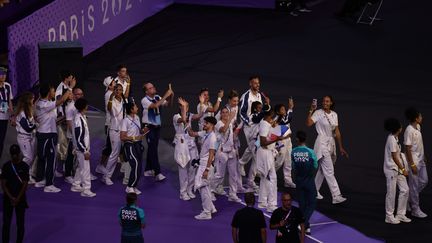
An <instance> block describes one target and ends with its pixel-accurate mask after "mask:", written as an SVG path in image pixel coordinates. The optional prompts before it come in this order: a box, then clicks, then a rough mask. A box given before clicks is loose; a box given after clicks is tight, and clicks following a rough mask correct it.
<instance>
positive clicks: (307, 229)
mask: <svg viewBox="0 0 432 243" xmlns="http://www.w3.org/2000/svg"><path fill="white" fill-rule="evenodd" d="M305 234H307V235H310V234H311V228H310V227H308V228H306V229H305Z"/></svg>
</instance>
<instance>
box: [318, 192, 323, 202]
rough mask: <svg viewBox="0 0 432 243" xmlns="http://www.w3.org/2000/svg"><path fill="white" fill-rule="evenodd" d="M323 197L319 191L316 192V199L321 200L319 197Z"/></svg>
mask: <svg viewBox="0 0 432 243" xmlns="http://www.w3.org/2000/svg"><path fill="white" fill-rule="evenodd" d="M323 198H324V197H323V196H322V195H321V193H319V192H317V196H316V199H318V200H321V199H323Z"/></svg>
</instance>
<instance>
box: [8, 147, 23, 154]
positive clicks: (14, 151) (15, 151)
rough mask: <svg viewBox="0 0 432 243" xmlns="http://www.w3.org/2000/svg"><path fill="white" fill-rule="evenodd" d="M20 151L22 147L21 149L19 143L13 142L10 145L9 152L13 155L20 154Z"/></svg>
mask: <svg viewBox="0 0 432 243" xmlns="http://www.w3.org/2000/svg"><path fill="white" fill-rule="evenodd" d="M20 153H21V149H20V147H19V146H18V145H17V144H12V145H11V146H10V147H9V154H10V155H11V156H14V155H19V154H20Z"/></svg>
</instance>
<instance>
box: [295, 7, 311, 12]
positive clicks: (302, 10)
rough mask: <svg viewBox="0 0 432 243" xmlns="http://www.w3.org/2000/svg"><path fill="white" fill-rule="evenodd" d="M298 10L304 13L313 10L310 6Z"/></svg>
mask: <svg viewBox="0 0 432 243" xmlns="http://www.w3.org/2000/svg"><path fill="white" fill-rule="evenodd" d="M298 11H299V12H302V13H310V12H312V10H310V9H308V8H300V9H299V10H298Z"/></svg>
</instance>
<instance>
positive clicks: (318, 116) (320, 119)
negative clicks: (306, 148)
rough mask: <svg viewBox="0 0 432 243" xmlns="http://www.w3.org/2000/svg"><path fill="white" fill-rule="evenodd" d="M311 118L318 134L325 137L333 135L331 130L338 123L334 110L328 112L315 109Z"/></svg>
mask: <svg viewBox="0 0 432 243" xmlns="http://www.w3.org/2000/svg"><path fill="white" fill-rule="evenodd" d="M311 119H312V121H313V122H314V123H315V129H316V131H317V133H318V135H322V136H326V137H333V131H334V130H335V129H336V127H337V126H338V125H339V122H338V115H337V114H336V112H334V111H331V112H330V114H328V113H326V112H325V111H324V110H323V109H319V110H316V111H315V112H314V113H313V114H312V117H311Z"/></svg>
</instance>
